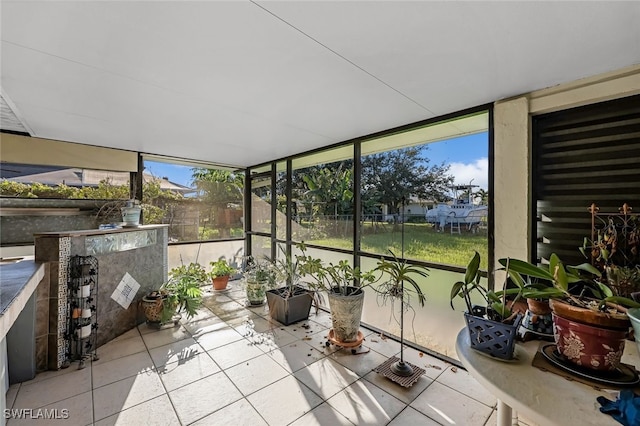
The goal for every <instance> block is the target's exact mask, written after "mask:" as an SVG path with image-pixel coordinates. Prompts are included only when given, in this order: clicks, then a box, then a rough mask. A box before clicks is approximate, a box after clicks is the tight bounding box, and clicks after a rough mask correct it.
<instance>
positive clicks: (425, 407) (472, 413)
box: [411, 382, 493, 426]
mask: <svg viewBox="0 0 640 426" xmlns="http://www.w3.org/2000/svg"><path fill="white" fill-rule="evenodd" d="M411 407H413V408H415V409H416V410H418V411H420V412H422V413H423V414H426V415H427V416H429V417H430V418H432V419H434V420H436V421H437V422H439V423H442V424H460V425H466V426H483V425H484V424H485V422H486V421H487V419H488V418H489V416H490V415H491V412H492V411H493V409H492V408H490V407H487V406H486V405H484V404H482V403H480V402H478V401H476V400H475V399H472V398H469V397H468V396H466V395H463V394H462V393H460V392H458V391H455V390H453V389H451V388H449V387H447V386H445V385H442V384H440V383H438V382H434V383H432V384H431V385H430V386H429V387H428V388H427V389H426V390H425V391H424V392H422V393H421V394H420V395H419V396H418V397H417V398H416V399H415V400H414V401H413V402H412V403H411Z"/></svg>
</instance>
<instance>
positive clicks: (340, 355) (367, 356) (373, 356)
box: [329, 345, 389, 377]
mask: <svg viewBox="0 0 640 426" xmlns="http://www.w3.org/2000/svg"><path fill="white" fill-rule="evenodd" d="M363 348H366V345H363ZM365 350H366V349H365ZM329 357H330V358H331V359H334V360H336V361H338V362H339V363H340V364H342V365H344V366H345V367H347V368H348V369H350V370H351V371H354V372H355V373H356V374H357V375H358V376H360V377H364V376H366V375H367V374H369V373H371V371H372V370H373V369H374V368H376V367H377V366H379V365H380V364H382V363H383V362H385V361H386V360H388V359H389V358H387V357H386V356H384V355H382V354H379V353H378V352H375V351H371V350H370V351H369V352H367V353H362V354H358V355H353V354H352V353H351V350H350V349H341V350H339V351H336V352H334V353H332V354H331V355H329Z"/></svg>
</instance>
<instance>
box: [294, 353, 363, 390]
mask: <svg viewBox="0 0 640 426" xmlns="http://www.w3.org/2000/svg"><path fill="white" fill-rule="evenodd" d="M294 376H295V377H296V378H297V379H298V380H300V381H301V382H302V383H304V384H305V385H307V386H308V387H309V388H310V389H311V390H312V391H314V392H315V393H317V394H318V395H320V396H321V397H323V398H324V399H328V398H330V397H332V396H333V395H335V394H336V393H338V392H340V391H342V390H343V389H344V388H346V387H347V386H349V385H350V384H351V383H353V382H355V381H356V380H358V375H357V374H356V373H354V372H353V371H351V370H349V369H348V368H346V367H344V366H343V365H341V364H339V363H338V362H336V361H334V360H332V359H329V358H323V359H321V360H319V361H316V362H314V363H313V364H311V365H310V366H308V367H305V368H302V369H300V370H298V371H296V372H295V373H294Z"/></svg>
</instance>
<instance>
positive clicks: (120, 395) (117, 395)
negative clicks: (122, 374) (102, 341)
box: [93, 371, 165, 421]
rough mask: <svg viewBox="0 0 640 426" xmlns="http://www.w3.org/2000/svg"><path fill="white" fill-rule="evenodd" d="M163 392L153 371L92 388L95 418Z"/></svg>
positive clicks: (103, 416) (106, 415)
mask: <svg viewBox="0 0 640 426" xmlns="http://www.w3.org/2000/svg"><path fill="white" fill-rule="evenodd" d="M164 393H165V390H164V387H163V386H162V381H161V380H160V377H158V374H157V373H156V372H155V371H152V372H145V373H140V374H138V375H136V376H132V377H127V378H126V379H123V380H120V381H118V382H115V383H111V384H108V385H106V386H102V387H101V388H97V389H94V390H93V407H94V414H95V420H96V421H97V420H101V419H103V418H105V417H109V416H111V415H113V414H116V413H118V412H120V411H122V410H126V409H127V408H130V407H133V406H134V405H138V404H140V403H142V402H145V401H149V400H150V399H153V398H156V397H158V396H160V395H162V394H164Z"/></svg>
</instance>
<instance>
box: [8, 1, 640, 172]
mask: <svg viewBox="0 0 640 426" xmlns="http://www.w3.org/2000/svg"><path fill="white" fill-rule="evenodd" d="M1 14H2V18H1V25H2V26H1V33H2V52H1V53H2V64H1V66H2V68H1V72H2V81H1V85H0V87H1V88H2V96H3V97H4V98H5V99H6V100H7V103H8V104H9V105H10V106H11V107H12V109H13V110H14V112H15V113H16V115H17V116H18V118H19V119H20V120H21V121H22V124H23V125H24V126H25V128H27V129H28V130H29V132H30V134H31V135H32V136H38V137H42V138H49V139H58V140H64V141H70V142H80V143H85V144H90V145H99V146H106V147H114V148H122V149H128V150H134V151H141V152H145V153H152V154H161V155H169V156H175V157H182V158H189V159H198V160H205V161H212V162H216V163H220V164H227V165H234V166H248V165H254V164H258V163H262V162H265V161H268V160H273V159H276V158H281V157H284V156H287V155H290V154H295V153H299V152H302V151H306V150H309V149H313V148H318V147H322V146H326V145H329V144H332V143H336V142H341V141H344V140H348V139H351V138H355V137H359V136H364V135H367V134H371V133H374V132H378V131H382V130H385V129H389V128H392V127H396V126H400V125H404V124H408V123H412V122H415V121H419V120H424V119H427V118H431V117H436V116H439V115H443V114H447V113H451V112H455V111H459V110H462V109H465V108H469V107H473V106H477V105H481V104H484V103H488V102H492V101H495V100H497V99H501V98H505V97H510V96H514V95H518V94H522V93H526V92H529V91H532V90H536V89H541V88H545V87H549V86H553V85H556V84H559V83H563V82H567V81H572V80H576V79H579V78H582V77H587V76H591V75H595V74H599V73H602V72H606V71H611V70H615V69H619V68H622V67H625V66H629V65H634V64H639V63H640V25H639V24H638V22H640V2H637V1H632V2H609V1H604V2H591V1H589V2H524V3H523V2H518V3H514V2H479V1H475V2H454V1H447V2H426V1H424V2H417V1H414V2H400V1H370V2H365V1H353V2H351V1H335V2H331V1H296V2H292V1H286V2H274V1H255V2H250V1H226V2H223V1H197V2H188V1H157V2H156V1H138V2H133V1H127V2H124V1H83V2H80V1H65V2H62V1H29V0H19V1H10V0H2V2H1Z"/></svg>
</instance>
